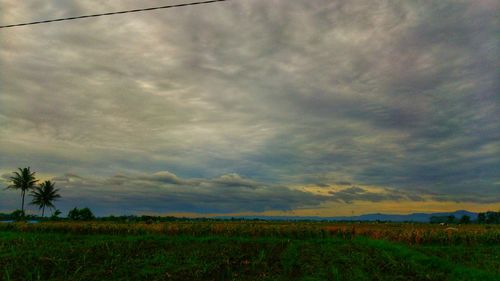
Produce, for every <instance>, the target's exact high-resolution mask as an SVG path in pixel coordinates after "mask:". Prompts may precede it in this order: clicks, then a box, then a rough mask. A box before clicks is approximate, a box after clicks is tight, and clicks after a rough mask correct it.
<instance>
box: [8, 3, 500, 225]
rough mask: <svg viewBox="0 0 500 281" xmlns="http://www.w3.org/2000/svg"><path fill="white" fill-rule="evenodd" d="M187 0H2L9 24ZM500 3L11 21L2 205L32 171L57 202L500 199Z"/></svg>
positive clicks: (466, 205)
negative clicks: (20, 174)
mask: <svg viewBox="0 0 500 281" xmlns="http://www.w3.org/2000/svg"><path fill="white" fill-rule="evenodd" d="M186 2H187V1H172V0H171V1H167V0H163V1H159V0H154V1H153V0H151V1H147V3H146V2H145V1H133V0H120V1H105V0H94V1H67V0H47V1H37V0H26V1H14V0H0V24H1V25H6V24H13V23H22V22H29V21H35V20H45V19H53V18H60V17H71V16H78V15H85V14H95V13H105V12H111V11H120V10H128V9H137V8H145V7H153V6H162V5H168V4H178V3H186ZM499 8H500V4H499V2H498V1H494V0H491V1H490V0H477V1H446V0H439V1H437V0H436V1H378V0H377V1H347V0H345V1H331V0H315V1H309V0H294V1H288V0H231V1H227V2H219V3H215V4H206V5H199V6H190V7H184V8H175V9H166V10H157V11H151V12H143V13H134V14H125V15H116V16H107V17H100V18H92V19H83V20H75V21H67V22H59V23H49V24H43V25H32V26H24V27H15V28H8V29H0V186H1V187H2V189H1V190H0V212H10V211H13V210H15V209H18V208H20V201H21V200H20V199H21V197H20V192H19V191H18V190H5V189H4V188H3V187H6V186H8V185H9V177H10V176H11V175H12V172H13V171H15V170H16V169H17V168H18V167H28V166H29V167H31V170H32V171H35V172H36V176H37V178H39V179H40V181H42V180H51V181H53V182H55V183H56V187H57V188H59V193H60V194H61V196H62V198H61V199H60V200H59V201H57V202H56V204H55V205H56V207H57V208H59V209H61V210H62V211H63V213H65V212H67V211H68V210H69V209H71V208H73V207H79V208H81V207H89V208H91V209H92V210H93V211H94V213H96V214H97V215H109V214H115V215H120V214H159V215H165V214H174V215H187V216H211V215H242V214H243V215H256V214H257V215H294V216H297V215H307V216H336V215H351V214H355V215H359V214H364V213H376V212H384V213H411V212H439V211H454V210H459V209H467V210H470V211H486V210H500V157H499V156H500V122H499V121H500V86H499V79H498V78H499V72H498V69H499V66H500V60H499V46H500V44H499V37H498V34H499V19H498V16H497V15H498V11H499ZM28 201H29V200H28ZM29 209H30V210H31V211H32V212H38V210H37V208H36V207H35V206H30V207H29Z"/></svg>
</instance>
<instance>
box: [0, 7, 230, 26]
mask: <svg viewBox="0 0 500 281" xmlns="http://www.w3.org/2000/svg"><path fill="white" fill-rule="evenodd" d="M225 1H229V0H210V1H200V2H191V3H184V4H175V5H167V6H159V7H151V8H143V9H135V10H126V11H119V12H110V13H102V14H93V15H85V16H77V17H69V18H60V19H52V20H42V21H33V22H26V23H16V24H9V25H1V26H0V28H9V27H16V26H25V25H34V24H42V23H49V22H57V21H69V20H77V19H86V18H96V17H102V16H112V15H119V14H128V13H137V12H145V11H152V10H160V9H170V8H178V7H186V6H194V5H202V4H209V3H215V2H225Z"/></svg>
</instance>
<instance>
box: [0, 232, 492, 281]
mask: <svg viewBox="0 0 500 281" xmlns="http://www.w3.org/2000/svg"><path fill="white" fill-rule="evenodd" d="M452 227H454V228H456V229H448V230H446V228H447V227H446V226H439V225H429V224H370V223H362V224H357V223H307V222H300V223H289V222H173V223H158V224H155V223H153V224H141V223H133V224H126V223H110V222H80V223H71V222H46V223H39V224H24V223H16V224H0V270H1V272H0V279H1V280H482V281H484V280H500V227H499V226H482V225H464V226H452ZM457 229H458V230H457Z"/></svg>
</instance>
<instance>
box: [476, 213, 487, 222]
mask: <svg viewBox="0 0 500 281" xmlns="http://www.w3.org/2000/svg"><path fill="white" fill-rule="evenodd" d="M477 222H478V223H485V222H486V214H485V213H479V214H477Z"/></svg>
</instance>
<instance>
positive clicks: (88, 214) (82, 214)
mask: <svg viewBox="0 0 500 281" xmlns="http://www.w3.org/2000/svg"><path fill="white" fill-rule="evenodd" d="M68 218H69V219H71V220H81V221H89V220H93V219H95V216H94V214H92V211H90V209H89V208H83V209H80V210H79V209H78V208H74V209H72V210H70V211H69V213H68Z"/></svg>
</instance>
